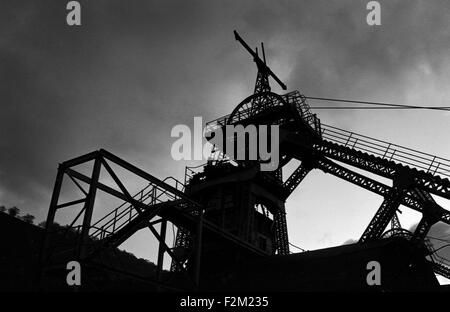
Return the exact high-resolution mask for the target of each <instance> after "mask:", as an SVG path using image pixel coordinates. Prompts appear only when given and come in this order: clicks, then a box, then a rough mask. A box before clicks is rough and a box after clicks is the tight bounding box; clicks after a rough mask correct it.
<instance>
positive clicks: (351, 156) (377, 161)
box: [313, 140, 450, 199]
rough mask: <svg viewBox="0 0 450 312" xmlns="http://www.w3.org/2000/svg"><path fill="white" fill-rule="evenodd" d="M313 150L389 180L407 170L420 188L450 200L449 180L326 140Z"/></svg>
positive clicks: (315, 145) (317, 144)
mask: <svg viewBox="0 0 450 312" xmlns="http://www.w3.org/2000/svg"><path fill="white" fill-rule="evenodd" d="M313 150H314V151H315V152H319V154H320V155H323V156H326V157H330V158H333V159H335V160H338V161H341V162H343V163H346V164H349V165H351V166H354V167H357V168H360V169H363V170H366V171H369V172H372V173H374V174H377V175H379V176H382V177H385V178H388V179H394V177H395V174H396V173H397V172H398V171H404V170H406V171H408V172H410V173H411V175H412V176H413V177H414V180H415V181H414V182H415V184H417V186H418V187H420V188H422V189H424V190H426V191H428V192H430V193H432V194H435V195H438V196H441V197H444V198H446V199H450V181H449V180H448V179H444V178H441V177H439V176H434V175H432V174H430V173H426V172H424V171H420V170H417V169H412V168H409V167H406V166H403V165H400V164H398V163H396V162H393V161H389V160H387V159H383V158H380V157H376V156H374V155H371V154H368V153H364V152H361V151H357V150H355V149H352V148H350V147H346V146H343V145H339V144H336V143H332V142H329V141H326V140H322V141H321V142H320V143H316V144H314V145H313Z"/></svg>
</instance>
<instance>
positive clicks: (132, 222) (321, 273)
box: [41, 32, 450, 291]
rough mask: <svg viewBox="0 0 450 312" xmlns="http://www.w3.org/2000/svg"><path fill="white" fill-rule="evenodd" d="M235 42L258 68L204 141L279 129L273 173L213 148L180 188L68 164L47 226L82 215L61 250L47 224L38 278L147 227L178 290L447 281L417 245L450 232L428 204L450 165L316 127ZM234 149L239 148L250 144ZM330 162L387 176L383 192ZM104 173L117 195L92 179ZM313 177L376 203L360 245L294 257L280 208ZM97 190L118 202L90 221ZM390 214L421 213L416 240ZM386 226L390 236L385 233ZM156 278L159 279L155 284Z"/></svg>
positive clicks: (122, 165)
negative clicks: (70, 188) (375, 268)
mask: <svg viewBox="0 0 450 312" xmlns="http://www.w3.org/2000/svg"><path fill="white" fill-rule="evenodd" d="M235 37H236V40H238V41H239V42H240V43H241V44H242V45H243V46H244V47H245V49H246V50H247V51H248V52H249V53H250V54H251V56H252V57H253V60H254V61H255V63H256V65H257V69H258V74H257V79H256V84H255V89H254V94H252V95H251V96H249V97H248V98H246V99H245V100H243V101H242V102H241V103H240V104H239V105H237V107H236V108H235V109H234V110H233V112H232V113H231V114H230V115H227V116H224V117H222V118H219V119H217V120H215V121H213V122H211V123H209V124H208V125H207V128H208V131H209V134H210V135H211V134H212V133H214V131H217V130H218V129H221V130H223V129H225V127H226V126H227V125H234V126H236V125H243V126H247V125H278V126H279V132H280V145H279V155H280V165H279V167H278V168H277V169H276V170H275V171H271V172H268V171H261V167H260V166H261V163H262V162H263V160H260V159H258V160H232V159H230V157H229V156H230V155H227V152H226V150H223V149H221V148H220V147H217V148H216V150H215V156H217V157H216V158H212V159H211V160H209V161H208V162H207V164H205V165H203V166H200V167H196V168H186V177H185V183H181V182H179V181H177V180H176V179H174V178H172V177H169V178H167V179H165V180H160V179H157V178H155V177H154V176H152V175H150V174H148V173H146V172H144V171H142V170H140V169H139V168H137V167H135V166H133V165H131V164H130V163H128V162H126V161H124V160H122V159H120V158H119V157H117V156H115V155H113V154H111V153H109V152H107V151H105V150H99V151H96V152H93V153H90V154H87V155H84V156H81V157H78V158H75V159H72V160H69V161H66V162H64V163H62V164H61V165H60V166H59V169H58V175H57V178H56V183H55V188H54V192H53V197H52V201H51V205H50V210H49V215H48V219H47V224H48V225H50V224H52V223H53V221H54V217H55V213H56V212H57V211H58V210H59V209H61V208H65V209H67V208H66V207H68V206H74V205H82V206H81V208H82V209H81V210H80V212H79V214H78V215H77V217H76V218H75V220H74V221H73V222H72V224H71V227H73V226H74V225H75V224H76V222H77V220H78V219H79V218H80V217H81V216H82V215H83V219H82V222H81V224H80V225H79V226H77V230H78V232H79V238H78V239H77V240H76V241H74V242H73V244H72V245H71V246H68V245H65V246H63V248H60V247H58V246H57V243H55V240H54V238H55V235H53V234H52V231H51V229H50V228H49V227H47V230H46V240H45V244H44V246H43V249H42V259H41V261H42V266H43V267H44V268H45V270H44V274H43V276H44V280H45V272H47V271H48V270H49V268H52V267H55V266H56V267H58V266H61V265H63V264H64V263H65V261H67V259H78V260H79V261H82V262H83V263H90V264H93V263H97V264H98V259H99V258H100V257H101V254H102V253H103V252H104V251H105V250H108V248H112V247H116V246H118V245H120V244H121V243H122V242H124V241H125V240H126V239H128V238H129V237H130V236H131V235H133V234H134V233H135V232H136V231H138V230H140V229H142V228H148V229H150V231H151V233H153V235H154V236H155V237H156V238H157V239H158V241H159V252H158V264H157V267H158V272H160V271H161V269H162V263H163V256H164V254H165V253H167V254H168V255H169V256H170V257H171V258H172V266H171V271H172V272H173V273H174V274H175V275H176V276H177V277H176V278H175V279H174V280H172V281H175V284H176V285H177V286H179V287H180V288H183V289H214V290H221V289H242V288H243V289H246V287H247V289H248V288H251V289H252V290H258V289H263V290H291V291H294V290H345V289H348V290H356V289H370V290H374V289H375V290H402V289H433V288H436V287H438V283H437V281H436V278H435V277H434V275H433V269H434V271H435V272H436V273H439V274H442V275H444V276H446V277H450V269H449V267H448V266H447V265H446V264H445V262H443V261H441V259H437V258H436V257H435V256H434V254H433V250H432V248H430V244H428V243H427V241H426V239H425V237H426V234H427V233H428V231H429V229H430V227H431V226H432V225H433V224H435V223H436V222H438V221H442V222H445V223H447V224H450V212H448V211H447V210H445V209H443V208H442V207H440V206H439V205H438V204H437V203H436V202H435V201H434V199H433V198H432V197H431V195H430V194H435V195H438V196H441V197H443V198H446V199H450V181H449V177H450V161H449V160H446V159H443V158H439V157H436V156H432V155H429V154H426V153H421V152H419V151H415V150H412V149H408V148H404V147H401V146H398V145H395V144H391V143H387V142H383V141H380V140H377V139H373V138H370V137H367V136H363V135H359V134H356V133H353V132H349V131H346V130H343V129H339V128H336V127H334V126H329V125H324V124H321V122H320V120H319V118H318V117H317V116H316V115H315V114H312V113H311V110H310V107H309V105H308V103H307V102H306V99H305V97H304V96H303V95H302V94H301V93H300V92H298V91H293V92H289V93H286V94H283V95H279V94H276V93H274V92H272V91H271V88H270V86H269V78H270V77H272V78H273V79H275V80H276V81H277V82H278V84H279V85H280V86H281V87H282V88H283V89H286V86H285V85H284V84H283V83H282V82H281V80H280V79H279V78H278V77H277V76H276V75H275V74H274V73H273V72H272V71H271V70H270V68H269V67H268V66H267V64H266V59H265V52H264V48H263V47H262V53H263V60H262V59H261V58H260V57H259V55H258V52H257V51H253V50H252V49H251V48H250V47H249V46H248V45H247V44H246V43H245V42H244V41H243V40H242V38H241V37H240V36H239V35H238V34H237V32H235ZM223 132H225V131H223ZM226 140H230V138H227V137H225V141H226ZM231 140H234V141H236V138H235V137H233V138H231ZM225 143H226V142H224V145H223V146H226V144H225ZM234 143H235V142H234ZM247 143H248V142H247ZM266 143H267V142H266ZM258 144H261V142H258ZM244 148H246V149H248V144H247V145H246V146H245V147H244ZM272 148H274V147H272ZM231 156H232V155H231ZM231 158H233V157H231ZM292 159H297V160H299V161H300V162H301V164H300V165H299V166H298V168H297V169H296V170H295V171H294V172H293V173H292V174H291V175H290V176H289V177H287V178H286V179H283V176H282V168H283V167H284V166H285V165H286V164H288V163H289V162H290V161H291V160H292ZM336 161H338V162H341V163H345V164H348V165H351V166H353V167H356V168H359V169H363V170H365V171H368V172H370V173H372V174H375V175H378V176H380V177H384V178H387V179H390V180H392V181H393V186H392V187H391V186H388V185H385V184H383V183H380V182H378V181H376V180H374V179H371V178H369V177H367V176H364V175H363V174H360V173H357V172H354V171H352V170H350V169H348V168H346V167H343V166H341V165H339V164H338V163H336ZM86 163H93V167H92V171H91V175H90V176H89V175H86V174H84V173H82V172H80V171H79V170H77V169H76V167H77V166H79V165H82V164H86ZM113 167H115V168H116V169H114V168H113ZM102 169H103V170H105V172H107V173H108V174H109V177H110V179H111V180H112V181H114V184H115V187H111V186H108V185H106V184H105V183H103V182H100V172H101V170H102ZM313 169H320V170H322V171H324V172H326V173H330V174H332V175H334V176H336V177H339V178H341V179H343V180H346V181H348V182H351V183H353V184H355V185H358V186H360V187H363V188H365V189H367V190H369V191H372V192H374V193H376V194H379V195H381V196H383V197H384V202H383V203H382V205H381V207H380V208H379V210H378V211H377V213H376V215H375V216H374V218H373V219H372V221H371V222H370V223H369V225H368V227H367V229H366V230H365V231H364V233H363V234H362V236H361V238H360V240H359V243H357V244H354V245H351V246H341V247H335V248H330V249H324V250H320V251H312V252H305V253H301V254H295V255H292V254H290V251H289V240H288V235H287V221H286V214H285V201H286V199H287V198H288V196H289V195H290V194H291V193H292V192H293V190H294V189H295V188H296V187H297V186H298V185H299V184H300V183H301V182H302V180H303V179H304V178H305V176H306V175H307V174H308V173H309V172H310V171H311V170H313ZM118 171H126V172H128V173H131V174H133V175H135V176H136V177H140V178H141V179H143V180H145V181H146V182H147V183H148V185H147V186H146V187H145V188H144V189H142V190H141V191H140V192H139V193H137V194H135V195H131V194H130V193H129V191H128V189H127V187H126V186H125V182H124V181H123V180H122V179H120V178H119V176H118V174H117V172H118ZM64 177H68V178H69V179H70V180H71V181H72V182H73V183H74V185H76V186H77V188H78V189H80V191H81V192H82V193H83V194H84V197H83V198H82V199H79V200H75V201H71V202H68V203H63V204H61V203H59V202H60V200H59V198H60V190H61V185H62V182H63V178H64ZM81 182H82V183H84V184H86V185H88V186H89V188H88V189H85V188H84V187H83V186H82V185H81V184H80V183H81ZM100 191H101V192H104V193H107V194H109V195H111V196H113V197H116V198H118V199H120V200H122V201H123V202H124V204H122V205H121V206H119V207H118V208H116V209H114V210H112V211H111V212H109V213H108V214H106V215H105V216H104V217H103V218H101V219H99V220H97V221H95V222H93V217H92V216H93V212H94V203H95V198H96V193H97V192H100ZM399 205H404V206H406V207H408V208H411V209H414V210H416V211H419V212H420V213H422V215H423V217H422V220H421V221H420V223H419V225H418V226H417V229H416V230H415V232H414V233H409V232H407V231H405V230H403V229H401V226H400V222H399V220H398V218H397V215H396V211H397V210H398V207H399ZM167 222H171V223H173V224H175V225H176V226H177V228H178V232H177V235H176V241H175V244H174V246H173V247H172V248H171V247H169V246H168V245H167V243H166V239H165V238H166V231H167ZM390 222H391V229H390V230H388V231H387V232H385V230H386V228H387V227H388V225H389V223H390ZM156 224H159V225H160V226H159V227H160V231H159V232H158V231H157V230H156V229H155V225H156ZM371 260H378V261H381V262H383V272H384V273H383V284H382V286H379V287H375V288H374V287H372V288H370V287H369V286H368V285H367V283H366V273H367V271H366V264H367V262H369V261H371ZM159 274H160V273H158V274H157V279H158V280H159V281H160V282H162V279H161V276H160V275H159ZM185 277H188V278H185ZM162 284H164V283H162ZM163 286H164V285H163ZM165 286H167V285H165Z"/></svg>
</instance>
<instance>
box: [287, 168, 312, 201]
mask: <svg viewBox="0 0 450 312" xmlns="http://www.w3.org/2000/svg"><path fill="white" fill-rule="evenodd" d="M311 169H312V167H311V166H310V165H307V163H306V162H304V161H302V163H301V164H300V165H299V166H298V167H297V168H296V169H295V171H294V172H293V173H292V174H291V175H290V176H289V178H288V179H287V180H286V181H285V182H284V183H283V188H284V189H285V191H286V194H285V196H286V197H288V196H289V195H290V194H291V193H292V192H293V191H294V190H295V189H296V188H297V186H298V185H299V184H300V183H301V182H302V181H303V179H304V178H305V177H306V175H307V174H308V173H309V172H310V171H311Z"/></svg>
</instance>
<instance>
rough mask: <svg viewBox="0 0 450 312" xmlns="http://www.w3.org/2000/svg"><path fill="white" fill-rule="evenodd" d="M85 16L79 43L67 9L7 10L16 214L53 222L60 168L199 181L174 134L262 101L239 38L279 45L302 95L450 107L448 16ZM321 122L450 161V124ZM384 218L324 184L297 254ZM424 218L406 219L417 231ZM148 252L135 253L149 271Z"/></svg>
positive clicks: (352, 118)
mask: <svg viewBox="0 0 450 312" xmlns="http://www.w3.org/2000/svg"><path fill="white" fill-rule="evenodd" d="M79 2H80V3H81V22H82V25H81V26H79V27H69V26H67V24H66V14H67V10H66V7H65V6H66V3H67V1H56V0H54V1H48V0H45V1H44V0H14V1H13V0H9V1H3V2H2V4H1V6H0V73H1V75H0V80H1V81H0V105H1V106H0V108H1V110H0V117H1V122H0V205H1V204H4V205H6V206H12V205H16V206H18V207H19V208H20V209H21V210H22V213H31V214H34V215H35V216H36V218H37V221H38V222H39V221H42V220H43V219H44V218H45V216H46V213H47V210H48V205H49V201H50V195H51V189H52V185H53V182H54V178H55V174H56V168H57V164H58V163H59V162H62V161H64V160H67V159H69V158H72V157H75V156H78V155H81V154H83V153H86V152H90V151H92V150H96V149H98V148H105V149H107V150H109V151H111V152H113V153H115V154H117V155H118V156H120V157H122V158H125V159H127V160H128V161H130V162H132V163H134V164H136V165H138V166H139V167H141V168H143V169H144V170H146V171H148V172H150V173H152V174H154V175H155V176H157V177H160V178H164V177H166V176H169V175H173V176H175V177H177V178H179V179H180V180H183V174H184V166H186V165H190V164H192V163H189V162H183V161H178V162H176V161H174V160H172V158H171V156H170V147H171V143H172V142H173V141H174V139H172V138H171V137H170V130H171V128H172V127H173V126H175V125H177V124H187V125H192V124H193V117H194V116H202V117H203V119H204V120H205V121H207V120H211V119H214V118H217V117H219V116H222V115H225V114H228V113H230V112H231V110H232V109H233V108H234V107H235V106H236V105H237V104H238V103H239V102H240V101H241V100H242V99H243V98H245V97H247V96H248V95H249V94H250V93H251V92H252V91H253V85H254V80H255V76H256V70H255V66H254V63H253V62H251V59H250V58H249V56H248V55H247V54H246V52H245V51H244V50H243V49H242V48H241V46H240V45H239V44H238V43H237V42H236V41H235V40H234V37H233V30H234V29H236V30H238V31H239V32H240V34H241V35H242V36H243V37H244V38H245V39H246V40H247V41H248V42H249V43H250V44H251V45H253V46H255V45H257V44H258V43H259V42H261V41H264V43H265V47H266V54H267V58H268V63H269V65H270V66H271V68H272V70H273V71H274V72H275V73H277V75H278V76H279V77H280V78H281V80H283V81H284V82H285V83H286V84H287V86H288V89H289V91H292V90H299V91H300V92H302V93H303V94H305V95H307V96H319V97H334V98H348V99H358V100H368V101H384V102H393V103H402V104H410V105H424V106H426V105H442V106H450V103H449V101H448V98H450V89H449V88H448V86H449V85H450V53H449V51H450V3H449V2H448V1H446V0H442V1H438V0H427V1H425V0H422V1H419V0H415V1H412V0H408V1H406V0H403V1H393V0H390V1H379V2H380V3H381V10H382V11H381V22H382V25H381V26H377V27H370V26H368V25H367V23H366V15H367V13H368V11H367V10H366V3H367V2H366V1H363V0H348V1H344V0H340V1H329V0H314V1H312V0H311V1H299V0H296V1H276V2H274V1H223V0H222V1H206V0H203V1H168V0H164V1H162V0H161V1H137V0H129V1H119V0H108V1H106V0H96V1H79ZM272 85H273V90H274V91H275V92H280V93H281V90H280V89H279V88H278V87H277V86H276V85H275V84H274V83H273V84H272ZM310 104H311V106H313V107H314V106H315V105H322V104H323V103H319V102H311V103H310ZM333 105H336V104H333ZM316 112H317V113H318V115H319V117H320V118H321V120H322V122H324V123H327V124H331V125H336V126H338V127H341V128H345V129H349V130H352V131H355V132H359V133H362V134H366V135H369V136H372V137H376V138H379V139H383V140H386V141H391V142H393V143H397V144H400V145H404V146H409V147H412V148H415V149H419V150H423V151H426V152H428V153H431V154H436V155H440V156H442V157H446V158H450V145H449V144H448V134H449V133H450V122H449V120H450V113H445V112H437V111H432V110H428V111H373V110H371V111H324V110H320V111H316ZM381 202H382V198H381V197H379V196H377V195H374V194H370V193H368V192H367V191H365V190H362V189H359V188H357V187H356V186H353V185H351V184H348V183H346V182H344V181H339V180H338V179H337V178H334V177H332V176H329V175H325V174H323V173H321V172H312V173H311V174H310V175H309V176H307V178H306V179H305V181H304V182H303V183H302V185H301V186H300V187H299V188H298V189H297V190H296V191H295V193H294V194H293V195H292V196H291V198H290V199H289V200H288V202H287V213H288V227H289V235H290V239H291V241H292V242H293V243H294V244H296V245H299V246H301V247H303V248H305V249H316V248H322V247H328V246H334V245H339V244H342V243H343V242H345V241H347V240H349V239H357V238H359V236H360V235H361V233H362V232H363V230H364V228H365V227H366V225H367V224H368V222H369V221H370V219H371V217H372V216H373V215H374V213H375V211H376V210H377V208H378V206H379V205H380V203H381ZM440 203H442V205H443V206H444V207H445V208H447V209H450V205H449V203H448V202H445V201H440ZM419 218H420V215H419V214H417V213H410V212H408V211H407V209H404V213H403V214H402V215H401V216H400V220H401V222H402V223H403V224H404V226H405V227H406V228H409V227H410V226H413V225H414V224H415V223H417V222H418V220H419ZM438 232H439V233H435V234H436V235H447V234H450V230H449V228H448V227H447V226H439V231H438ZM448 237H449V236H447V238H448ZM144 245H145V243H142V240H141V242H140V243H135V244H133V245H130V246H129V248H130V249H131V250H132V251H133V252H136V253H137V254H138V255H140V256H149V254H150V253H151V251H149V250H148V248H145V246H144Z"/></svg>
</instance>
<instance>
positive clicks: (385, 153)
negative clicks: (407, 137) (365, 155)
mask: <svg viewBox="0 0 450 312" xmlns="http://www.w3.org/2000/svg"><path fill="white" fill-rule="evenodd" d="M390 147H391V143H389V145H388V147H387V149H386V151H385V152H384V155H383V158H384V157H385V156H386V155H387V152H388V151H389V148H390Z"/></svg>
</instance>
